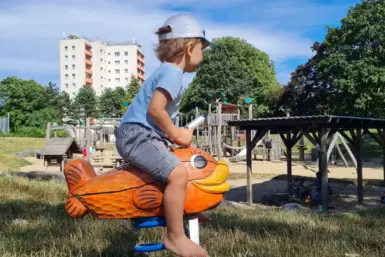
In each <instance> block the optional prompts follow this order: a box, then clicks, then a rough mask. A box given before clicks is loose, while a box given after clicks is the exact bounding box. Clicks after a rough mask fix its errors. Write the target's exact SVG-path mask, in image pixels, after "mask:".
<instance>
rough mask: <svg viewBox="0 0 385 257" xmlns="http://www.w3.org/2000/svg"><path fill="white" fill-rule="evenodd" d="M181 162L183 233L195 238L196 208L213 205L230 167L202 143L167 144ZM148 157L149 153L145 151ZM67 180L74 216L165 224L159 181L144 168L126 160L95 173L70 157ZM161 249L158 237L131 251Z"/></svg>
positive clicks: (68, 204) (144, 225) (139, 224)
mask: <svg viewBox="0 0 385 257" xmlns="http://www.w3.org/2000/svg"><path fill="white" fill-rule="evenodd" d="M204 120H205V118H204V117H203V116H201V117H198V118H197V119H195V120H193V121H192V122H190V123H189V124H187V125H186V127H187V128H190V129H194V128H196V127H197V126H198V125H199V124H200V123H202V122H203V121H204ZM169 149H170V151H173V153H174V154H175V155H176V156H177V157H178V158H179V159H180V160H181V162H182V163H184V164H185V165H186V168H187V170H188V184H187V189H186V198H185V204H184V219H185V220H187V221H188V224H189V230H188V229H186V228H185V232H186V235H187V236H189V238H190V239H191V240H192V241H194V242H195V243H197V244H199V225H198V219H197V217H196V216H195V215H196V214H198V213H200V212H203V211H206V210H209V209H213V208H216V207H217V206H218V205H219V204H220V203H221V202H222V200H223V196H224V193H225V192H227V191H229V189H230V185H229V184H228V183H227V181H226V179H227V177H228V175H229V167H228V165H227V163H226V162H224V161H222V160H219V161H216V160H215V159H214V158H213V157H212V156H211V155H209V154H208V153H206V152H205V151H203V150H202V149H199V148H195V147H188V148H185V147H172V146H171V145H170V147H169ZM149 158H151V157H150V156H149ZM64 175H65V178H66V181H67V186H68V197H67V200H66V203H65V209H66V212H67V214H68V215H69V216H71V217H74V218H78V217H82V216H84V215H85V214H86V213H87V212H89V213H90V214H92V215H94V216H96V217H98V218H102V219H130V220H131V221H132V224H133V226H134V228H135V229H137V230H139V229H143V228H152V227H157V226H166V222H165V218H164V210H163V205H162V199H163V192H164V185H163V184H162V183H161V182H158V181H156V180H154V179H153V178H152V177H151V176H150V175H149V174H148V173H146V172H144V171H141V170H140V169H138V168H137V167H135V166H133V165H130V164H123V165H122V166H121V167H118V168H115V169H112V170H109V171H107V172H105V173H103V174H101V175H96V173H95V171H94V169H93V167H92V166H91V164H90V163H89V162H87V161H86V160H83V159H76V160H72V161H70V162H68V163H67V165H66V166H65V168H64ZM163 249H165V247H164V245H163V244H162V243H159V244H144V245H136V246H135V247H134V251H135V252H154V251H159V250H163Z"/></svg>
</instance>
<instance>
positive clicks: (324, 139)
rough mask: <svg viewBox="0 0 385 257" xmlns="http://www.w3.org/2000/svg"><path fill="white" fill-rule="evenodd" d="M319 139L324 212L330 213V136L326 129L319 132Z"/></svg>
mask: <svg viewBox="0 0 385 257" xmlns="http://www.w3.org/2000/svg"><path fill="white" fill-rule="evenodd" d="M318 133H319V138H320V139H321V142H320V143H321V144H320V150H319V152H318V159H319V163H318V165H319V171H320V172H321V181H322V186H321V190H322V208H323V212H328V209H329V188H328V184H329V183H328V182H329V179H328V162H327V144H328V134H327V133H326V128H321V129H320V130H319V132H318Z"/></svg>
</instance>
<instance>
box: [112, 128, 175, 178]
mask: <svg viewBox="0 0 385 257" xmlns="http://www.w3.org/2000/svg"><path fill="white" fill-rule="evenodd" d="M115 135H116V149H117V151H118V153H119V155H120V156H121V157H122V158H123V160H124V161H125V162H128V163H130V164H132V165H134V166H136V167H137V168H139V169H141V170H143V171H145V172H148V173H149V174H151V176H152V177H154V178H155V179H156V180H158V181H161V182H163V183H166V181H167V177H168V175H169V174H170V173H171V171H172V170H174V169H175V168H176V167H177V166H178V165H179V164H181V161H180V160H179V159H178V157H176V156H175V155H174V153H172V152H170V150H169V148H168V145H167V141H166V140H165V139H164V138H162V137H161V136H160V135H159V134H158V133H157V132H155V131H154V130H152V129H150V128H147V127H145V126H142V125H141V124H136V123H124V124H121V125H120V126H119V128H118V129H117V130H116V133H115Z"/></svg>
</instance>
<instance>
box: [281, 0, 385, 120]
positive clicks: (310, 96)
mask: <svg viewBox="0 0 385 257" xmlns="http://www.w3.org/2000/svg"><path fill="white" fill-rule="evenodd" d="M384 17H385V0H363V1H361V3H359V4H357V5H356V6H354V7H351V8H350V9H349V11H348V15H347V16H346V17H345V18H343V19H342V20H341V26H340V27H339V28H329V29H328V33H327V35H326V37H325V40H324V42H322V43H321V44H318V43H316V44H315V47H313V48H314V50H315V51H316V55H315V56H314V57H313V58H312V59H311V60H310V61H309V62H308V63H307V64H306V65H305V66H299V67H298V68H297V70H296V72H295V73H294V74H293V76H292V80H291V83H290V84H289V85H288V88H289V89H288V90H287V92H286V94H284V95H285V97H286V100H287V99H289V98H288V95H291V97H294V99H296V100H294V99H292V100H291V103H292V104H293V105H294V104H297V105H298V103H300V104H299V106H301V105H302V107H301V108H299V110H301V113H303V112H304V110H305V107H304V106H306V105H307V106H308V110H309V111H310V112H311V113H313V114H316V113H322V112H324V113H325V112H329V113H333V114H338V115H352V116H363V117H368V116H370V117H379V118H380V117H385V113H384V111H383V110H384V108H385V89H384V84H385V49H384V48H385V35H384V33H383V31H385V20H384ZM302 96H305V97H306V99H307V100H304V101H303V99H300V98H299V97H302Z"/></svg>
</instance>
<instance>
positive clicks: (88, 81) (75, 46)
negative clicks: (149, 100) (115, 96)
mask: <svg viewBox="0 0 385 257" xmlns="http://www.w3.org/2000/svg"><path fill="white" fill-rule="evenodd" d="M132 75H134V76H135V77H137V78H138V79H139V81H140V83H143V82H144V80H145V60H144V53H143V49H142V47H141V46H140V45H139V44H138V43H136V42H135V40H133V41H132V42H121V43H107V42H102V41H100V40H97V41H91V40H88V39H86V38H84V37H77V36H74V35H68V37H67V38H63V39H62V40H60V90H61V91H65V92H67V93H68V94H69V95H70V97H71V98H72V97H74V96H75V95H76V94H77V92H78V91H79V89H80V88H81V87H82V86H83V85H87V86H92V87H93V88H94V90H95V92H96V94H97V95H98V96H100V95H101V94H102V92H103V91H104V90H105V89H106V88H115V87H125V86H127V85H128V84H129V83H130V79H131V76H132Z"/></svg>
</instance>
